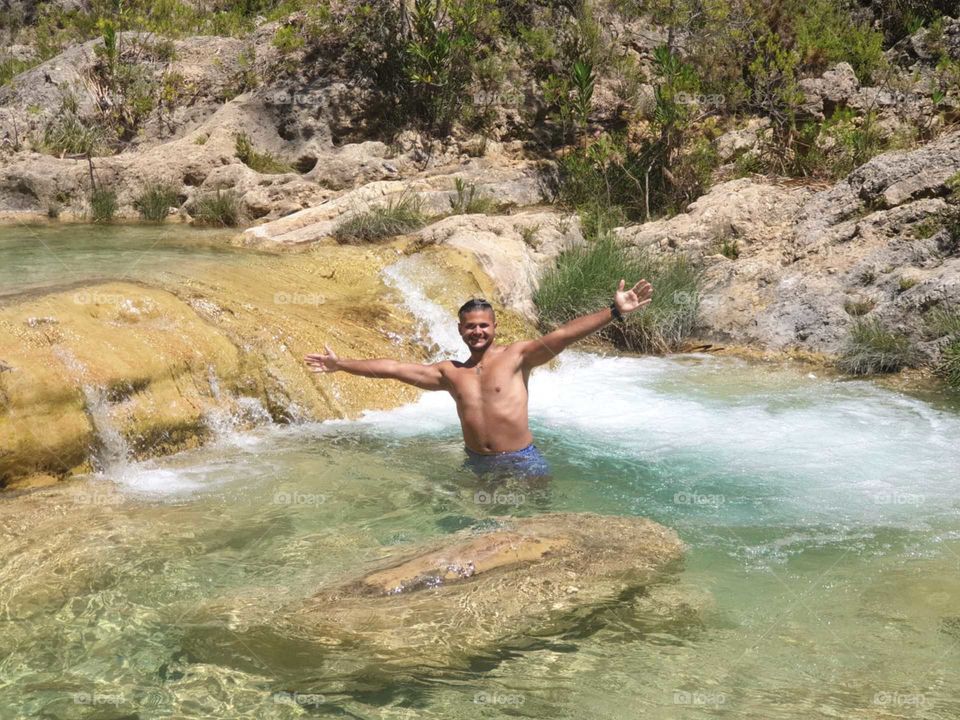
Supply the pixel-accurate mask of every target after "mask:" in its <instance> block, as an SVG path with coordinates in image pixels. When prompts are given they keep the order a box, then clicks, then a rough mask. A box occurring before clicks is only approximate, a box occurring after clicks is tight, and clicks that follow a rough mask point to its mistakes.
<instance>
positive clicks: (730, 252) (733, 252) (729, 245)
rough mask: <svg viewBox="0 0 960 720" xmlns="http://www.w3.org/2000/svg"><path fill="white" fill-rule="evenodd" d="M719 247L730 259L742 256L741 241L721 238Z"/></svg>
mask: <svg viewBox="0 0 960 720" xmlns="http://www.w3.org/2000/svg"><path fill="white" fill-rule="evenodd" d="M717 249H718V252H719V253H720V254H721V255H723V256H724V257H725V258H727V259H729V260H736V259H737V258H738V257H740V243H738V242H737V241H736V240H734V239H725V240H721V241H720V245H719V247H718V248H717Z"/></svg>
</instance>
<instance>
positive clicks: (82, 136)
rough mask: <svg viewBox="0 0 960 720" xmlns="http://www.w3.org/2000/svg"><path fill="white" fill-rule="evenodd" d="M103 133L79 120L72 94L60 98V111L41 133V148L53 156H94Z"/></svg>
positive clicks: (99, 129)
mask: <svg viewBox="0 0 960 720" xmlns="http://www.w3.org/2000/svg"><path fill="white" fill-rule="evenodd" d="M103 140H104V137H103V131H102V129H101V128H100V126H98V125H92V124H90V123H88V122H87V121H86V120H83V119H81V117H80V110H79V103H78V102H77V99H76V97H75V96H74V95H73V94H72V93H67V94H65V95H64V96H63V98H61V101H60V109H59V110H58V112H57V114H56V115H55V116H54V117H53V119H52V120H50V122H48V123H47V126H46V127H45V128H44V131H43V147H44V149H45V150H46V151H47V152H48V153H51V154H53V155H96V154H97V153H98V152H99V151H100V150H101V148H102V146H103Z"/></svg>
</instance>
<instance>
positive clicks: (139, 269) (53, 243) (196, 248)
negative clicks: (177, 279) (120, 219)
mask: <svg viewBox="0 0 960 720" xmlns="http://www.w3.org/2000/svg"><path fill="white" fill-rule="evenodd" d="M234 234H235V233H234V232H233V231H224V230H215V229H200V228H193V227H190V226H186V225H178V224H173V223H171V224H164V225H76V224H63V225H57V224H54V225H9V226H4V227H3V229H2V232H0V260H2V262H0V299H2V298H3V297H4V296H9V295H13V294H17V293H22V292H24V291H29V290H35V289H39V288H46V287H51V286H60V285H69V284H72V283H77V282H85V281H91V280H107V279H109V280H115V279H145V278H146V279H149V278H153V277H157V276H159V275H160V274H162V273H165V272H171V271H178V272H184V271H187V272H189V268H190V267H191V266H197V265H202V264H205V263H221V264H222V263H228V262H232V261H235V260H238V259H239V258H241V257H243V255H244V254H247V255H249V254H250V251H241V250H239V249H237V248H233V247H231V246H229V245H227V244H226V240H227V239H229V238H230V237H231V236H232V235H234Z"/></svg>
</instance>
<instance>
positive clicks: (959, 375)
mask: <svg viewBox="0 0 960 720" xmlns="http://www.w3.org/2000/svg"><path fill="white" fill-rule="evenodd" d="M937 372H938V373H939V374H940V375H941V376H942V377H943V378H944V379H946V381H947V384H948V385H949V386H950V387H952V388H953V389H954V390H960V336H958V337H956V338H955V339H953V340H951V341H950V343H949V344H948V345H947V346H946V347H945V348H944V349H943V352H942V353H940V362H939V364H938V365H937Z"/></svg>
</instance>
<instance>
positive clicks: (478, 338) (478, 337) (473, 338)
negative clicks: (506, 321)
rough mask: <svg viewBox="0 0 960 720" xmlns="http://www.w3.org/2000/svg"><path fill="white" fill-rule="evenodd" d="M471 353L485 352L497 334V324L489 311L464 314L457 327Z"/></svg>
mask: <svg viewBox="0 0 960 720" xmlns="http://www.w3.org/2000/svg"><path fill="white" fill-rule="evenodd" d="M457 329H458V330H459V331H460V337H461V338H463V341H464V342H465V343H466V344H467V347H468V348H470V351H471V352H472V351H474V350H485V349H486V348H487V347H488V346H489V345H490V343H492V342H493V338H494V336H495V335H496V332H497V323H496V321H495V320H494V319H493V313H492V312H491V311H489V310H471V311H470V312H466V313H464V314H463V318H462V319H461V320H460V324H459V325H458V326H457Z"/></svg>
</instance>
